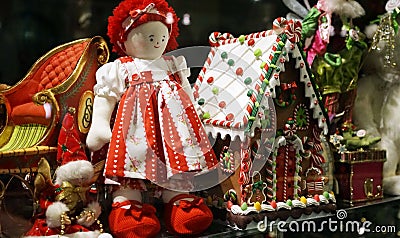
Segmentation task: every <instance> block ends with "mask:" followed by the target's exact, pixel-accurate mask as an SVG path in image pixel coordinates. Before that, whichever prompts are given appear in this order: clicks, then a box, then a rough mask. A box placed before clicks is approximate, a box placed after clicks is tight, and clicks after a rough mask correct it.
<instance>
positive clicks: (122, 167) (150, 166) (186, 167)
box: [95, 57, 218, 184]
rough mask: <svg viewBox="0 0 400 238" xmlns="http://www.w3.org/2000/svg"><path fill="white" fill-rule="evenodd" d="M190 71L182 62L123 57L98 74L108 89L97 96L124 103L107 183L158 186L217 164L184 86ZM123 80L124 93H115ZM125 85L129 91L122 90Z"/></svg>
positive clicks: (112, 144)
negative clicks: (123, 181)
mask: <svg viewBox="0 0 400 238" xmlns="http://www.w3.org/2000/svg"><path fill="white" fill-rule="evenodd" d="M185 70H187V68H186V62H185V61H184V58H183V57H178V58H175V57H163V58H160V59H158V60H155V61H154V60H153V61H149V60H140V59H135V60H133V58H131V57H124V58H121V59H118V60H116V61H114V62H112V63H108V64H106V65H104V66H102V68H100V69H99V70H98V73H97V78H98V79H101V80H103V81H104V82H101V80H98V84H99V83H100V84H103V86H101V85H99V86H96V88H95V91H96V90H97V92H99V93H103V94H106V95H105V96H113V95H116V96H115V97H116V99H120V102H119V106H118V110H117V114H116V119H115V122H114V128H113V130H112V138H111V142H110V145H109V151H108V155H107V160H106V165H105V172H104V174H105V176H106V178H108V179H111V180H114V181H116V182H119V181H120V180H121V178H137V179H149V180H151V181H153V182H156V183H158V184H159V183H163V182H165V181H166V180H167V179H168V178H170V177H171V176H172V175H174V174H178V173H182V172H189V171H199V172H200V171H203V170H208V169H210V168H212V167H214V166H216V165H217V164H218V160H217V159H216V157H215V155H214V152H213V150H212V145H211V144H210V142H209V140H208V137H207V134H206V133H205V130H204V128H203V126H202V123H201V121H200V119H199V117H198V115H197V112H196V111H195V108H194V106H193V104H192V102H191V100H190V97H189V96H188V94H187V93H186V92H185V91H184V90H183V88H182V86H181V84H180V83H181V81H182V80H181V77H183V76H188V75H183V76H182V74H184V72H185ZM110 77H111V78H110ZM118 80H119V83H120V84H119V89H115V88H118V85H117V86H115V84H116V83H115V82H114V81H118ZM122 81H125V83H126V84H127V86H126V88H127V89H125V88H121V87H120V85H121V84H122ZM107 82H108V83H107ZM125 90H126V92H124V91H125ZM105 91H106V93H105ZM118 95H121V98H118ZM108 181H109V180H108ZM111 183H112V182H111Z"/></svg>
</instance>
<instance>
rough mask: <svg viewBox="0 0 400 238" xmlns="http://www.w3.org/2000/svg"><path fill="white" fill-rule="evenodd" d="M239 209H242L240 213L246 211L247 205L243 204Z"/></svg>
mask: <svg viewBox="0 0 400 238" xmlns="http://www.w3.org/2000/svg"><path fill="white" fill-rule="evenodd" d="M240 208H241V209H242V211H246V210H247V203H245V202H244V203H243V204H242V206H240Z"/></svg>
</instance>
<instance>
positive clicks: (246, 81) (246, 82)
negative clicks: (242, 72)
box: [244, 77, 253, 85]
mask: <svg viewBox="0 0 400 238" xmlns="http://www.w3.org/2000/svg"><path fill="white" fill-rule="evenodd" d="M252 81H253V80H251V78H250V77H247V78H246V79H245V80H244V84H246V85H249V84H251V82H252Z"/></svg>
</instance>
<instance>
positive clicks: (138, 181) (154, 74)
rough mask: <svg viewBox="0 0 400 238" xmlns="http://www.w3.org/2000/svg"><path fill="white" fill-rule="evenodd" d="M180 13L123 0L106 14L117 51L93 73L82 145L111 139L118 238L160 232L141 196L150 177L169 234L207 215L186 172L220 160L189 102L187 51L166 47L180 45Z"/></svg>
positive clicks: (159, 1) (191, 229)
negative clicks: (91, 98)
mask: <svg viewBox="0 0 400 238" xmlns="http://www.w3.org/2000/svg"><path fill="white" fill-rule="evenodd" d="M178 20H179V19H178V17H177V16H176V13H175V11H174V10H173V9H172V8H171V7H170V6H169V5H168V3H167V2H166V1H165V0H140V1H139V0H124V1H121V2H120V4H119V5H118V6H117V7H116V8H115V9H114V11H113V15H112V16H110V17H109V18H108V32H107V34H108V36H109V38H110V42H111V44H112V45H113V51H114V52H116V53H117V54H118V55H119V56H120V57H119V58H117V59H116V60H115V61H113V62H109V63H107V64H105V65H103V66H102V67H100V68H99V69H98V70H97V72H96V81H97V82H96V85H95V86H94V93H95V98H94V104H93V116H92V125H91V128H90V130H89V133H88V136H87V139H86V144H87V146H88V147H89V149H90V150H91V151H98V150H99V149H101V148H102V147H103V146H104V145H107V144H108V154H107V158H106V163H105V169H104V176H105V184H106V185H108V187H111V193H112V198H113V203H112V210H111V212H110V214H109V226H110V230H111V233H112V234H113V235H114V236H115V237H153V236H155V235H157V234H158V233H159V231H160V221H159V219H158V217H157V216H156V209H155V207H154V206H153V205H151V204H150V203H143V200H142V193H143V192H145V191H146V190H147V187H148V186H147V185H146V184H147V182H148V181H150V182H151V183H153V184H156V185H158V186H159V188H160V191H161V192H162V200H163V201H164V204H165V209H164V222H165V225H166V227H167V229H168V232H169V233H171V234H174V235H183V234H185V235H190V234H199V233H202V232H203V231H204V230H205V229H207V228H208V226H209V225H210V224H211V222H212V218H213V216H212V213H211V211H210V209H209V208H208V207H207V206H206V205H205V204H204V203H203V199H201V198H199V197H197V196H194V195H192V194H190V191H191V189H192V188H193V183H191V178H193V174H196V173H201V172H206V171H209V170H212V169H214V168H215V167H216V166H218V163H219V162H218V160H217V158H216V156H215V154H214V151H213V149H212V145H211V143H210V141H209V140H208V137H207V134H206V132H205V130H204V128H203V124H202V122H201V121H200V118H199V116H198V114H197V112H196V110H195V108H194V106H193V93H192V91H191V86H190V84H189V81H188V77H189V75H190V70H189V69H188V68H187V65H186V60H185V58H184V57H182V56H178V57H175V56H166V55H165V54H164V53H165V52H166V51H170V50H173V49H176V48H177V41H176V37H177V36H178ZM116 105H117V109H116V112H115V111H114V110H115V106H116ZM113 112H115V119H114V120H112V121H111V118H112V115H114V114H113ZM111 124H113V126H112V129H111ZM188 176H189V177H188ZM190 177H191V178H190Z"/></svg>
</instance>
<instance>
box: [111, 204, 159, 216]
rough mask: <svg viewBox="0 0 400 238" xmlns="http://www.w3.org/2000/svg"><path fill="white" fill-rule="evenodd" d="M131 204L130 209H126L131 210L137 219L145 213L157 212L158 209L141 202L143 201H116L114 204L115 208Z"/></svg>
mask: <svg viewBox="0 0 400 238" xmlns="http://www.w3.org/2000/svg"><path fill="white" fill-rule="evenodd" d="M127 205H131V208H130V209H126V210H127V211H128V210H129V211H130V213H131V214H132V216H133V217H134V218H135V219H140V218H141V217H142V216H143V215H147V216H149V215H151V214H155V213H156V209H155V208H154V207H153V206H151V205H148V204H141V203H139V202H138V203H132V202H131V201H128V200H127V201H123V202H114V203H113V204H112V207H113V208H121V207H123V206H127Z"/></svg>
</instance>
